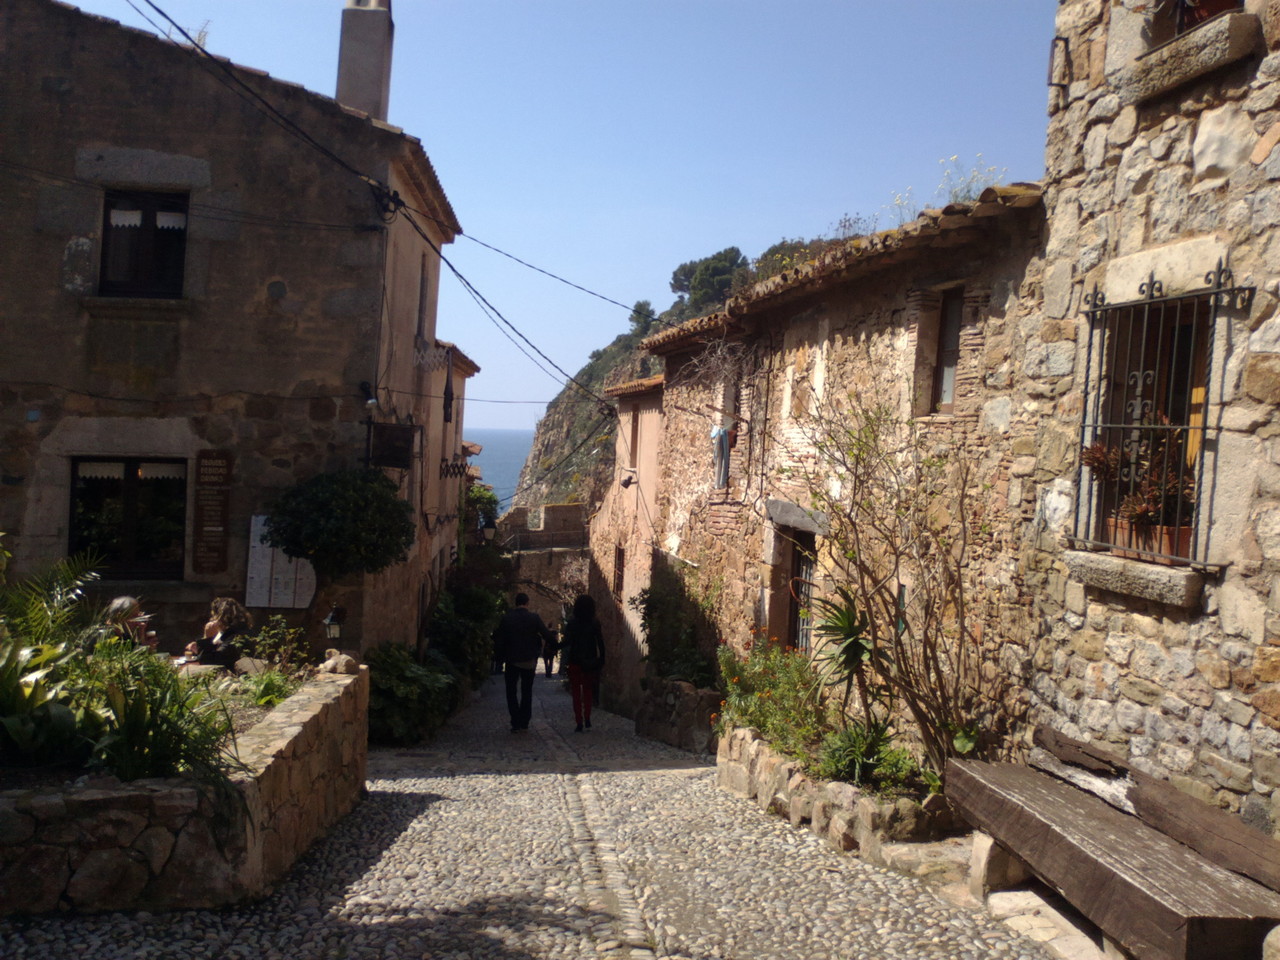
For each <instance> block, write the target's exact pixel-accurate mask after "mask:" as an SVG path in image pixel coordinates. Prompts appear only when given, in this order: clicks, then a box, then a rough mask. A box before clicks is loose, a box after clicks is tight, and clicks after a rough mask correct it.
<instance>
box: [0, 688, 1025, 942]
mask: <svg viewBox="0 0 1280 960" xmlns="http://www.w3.org/2000/svg"><path fill="white" fill-rule="evenodd" d="M594 723H595V727H594V729H593V730H590V731H588V732H587V733H584V734H575V733H573V732H572V729H573V723H572V715H571V708H570V705H569V697H568V694H567V693H566V692H565V691H564V689H563V688H562V686H561V685H560V683H559V682H557V681H554V680H548V679H546V678H544V677H541V676H539V678H538V680H537V684H536V686H535V704H534V721H533V725H532V729H531V730H529V731H528V732H527V733H520V734H512V733H510V732H508V729H507V728H508V721H507V717H506V710H505V706H504V704H503V699H502V689H501V683H500V680H499V679H498V678H495V679H492V680H490V681H489V682H488V683H486V684H485V687H484V689H483V690H482V691H481V693H480V695H479V696H478V697H477V698H475V700H473V702H472V703H471V704H470V706H469V707H468V708H466V709H465V710H464V711H463V712H462V713H461V714H460V715H458V716H457V717H455V718H454V719H453V720H452V721H451V722H450V724H449V726H448V727H446V728H445V730H443V731H442V732H441V734H440V736H439V737H438V738H437V739H436V740H435V741H433V742H432V743H431V744H428V745H427V746H425V747H423V748H420V749H414V750H376V751H373V752H372V753H371V755H370V762H369V778H370V794H369V797H368V799H367V800H366V801H365V802H364V803H363V804H362V805H361V806H360V807H358V808H357V810H356V811H355V812H354V813H353V814H352V815H351V816H349V817H348V818H347V819H346V820H345V821H343V823H342V824H341V825H340V826H339V828H338V829H337V830H336V831H335V832H334V834H333V835H332V836H330V837H329V838H328V839H327V840H326V841H324V842H322V843H321V844H319V845H318V846H317V847H316V848H315V849H313V850H312V852H311V853H310V854H309V855H308V856H307V857H306V858H305V859H304V860H303V861H302V862H301V863H300V864H299V865H298V867H297V868H296V869H295V870H294V872H293V874H292V875H291V877H290V878H289V880H288V881H287V882H286V883H285V884H283V885H282V887H281V888H280V889H279V890H278V891H277V893H276V894H275V895H274V896H272V897H270V898H268V899H267V900H265V901H262V902H261V903H258V904H254V905H251V906H246V907H244V908H242V909H238V910H227V911H193V912H188V913H184V914H177V915H169V916H159V915H157V916H151V915H147V914H110V915H101V916H96V917H95V916H89V917H75V918H63V919H39V920H35V921H31V922H16V923H15V922H9V923H0V957H3V958H5V960H36V958H50V960H54V958H57V960H63V958H71V957H77V956H86V957H88V956H92V957H94V958H95V960H110V958H121V960H123V958H144V957H145V958H149V960H157V958H183V960H195V958H209V960H214V958H218V960H222V958H246V960H248V958H255V960H256V958H268V960H286V958H287V960H295V958H298V960H310V958H339V957H342V958H356V957H359V958H431V960H442V958H458V960H462V958H468V960H469V958H493V960H523V958H542V957H557V958H560V957H563V958H576V957H599V956H616V957H633V958H642V957H643V958H648V957H680V958H691V960H707V958H726V960H727V958H733V960H769V958H777V960H784V958H785V960H822V958H837V957H839V958H868V960H870V958H876V960H909V958H910V960H914V958H933V957H937V958H943V957H946V958H954V960H962V958H987V957H999V958H1026V960H1039V958H1042V957H1044V954H1043V953H1042V952H1041V950H1040V948H1039V947H1038V946H1037V945H1036V944H1035V943H1033V942H1031V941H1030V940H1026V939H1022V938H1020V937H1019V936H1017V935H1016V934H1014V933H1012V932H1010V931H1009V930H1008V929H1007V928H1006V927H1004V926H1003V925H1001V924H1000V923H998V922H996V921H994V920H992V919H990V918H989V917H987V916H986V915H985V914H982V913H973V912H968V911H965V910H962V909H959V908H957V907H955V906H952V905H950V904H948V903H946V902H944V901H943V900H941V899H939V898H938V897H937V896H936V895H935V894H934V893H933V892H932V891H931V890H930V889H929V888H928V887H926V886H924V885H922V884H920V883H918V882H916V881H913V880H909V879H906V878H904V877H900V876H898V875H896V874H892V873H889V872H886V871H883V870H880V869H877V868H874V867H870V866H867V865H865V864H862V863H860V862H859V861H858V860H856V859H855V858H852V857H849V856H842V855H840V854H837V853H835V852H834V851H832V850H830V849H829V848H828V847H826V846H825V845H823V844H822V843H821V842H820V841H819V840H817V839H816V838H815V837H814V836H812V835H811V834H809V833H808V832H804V831H794V830H792V829H791V828H790V827H789V826H787V825H786V824H785V823H784V822H782V821H779V820H777V819H773V818H769V817H767V816H765V815H763V814H761V813H760V812H759V811H758V810H757V809H756V807H755V806H754V804H751V803H748V802H745V801H741V800H736V799H734V798H732V797H730V796H728V795H726V794H724V793H722V792H720V791H719V790H717V788H716V786H715V782H714V781H715V771H714V767H713V766H711V765H709V764H708V763H706V762H705V761H702V760H699V759H698V758H695V757H693V756H691V755H689V754H686V753H682V752H680V751H677V750H674V749H671V748H668V747H666V746H663V745H661V744H656V743H652V742H648V741H644V740H640V739H639V738H637V737H636V736H635V735H634V734H633V733H632V725H631V722H630V721H628V720H624V719H622V718H620V717H616V716H613V715H611V714H607V713H603V712H597V713H596V715H595V717H594Z"/></svg>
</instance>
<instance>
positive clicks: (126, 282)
mask: <svg viewBox="0 0 1280 960" xmlns="http://www.w3.org/2000/svg"><path fill="white" fill-rule="evenodd" d="M124 202H128V203H133V204H136V205H137V207H138V212H139V214H140V217H139V221H140V222H139V226H138V229H139V232H138V234H137V236H136V237H134V238H133V242H132V244H127V243H126V242H125V237H124V236H123V235H122V234H120V233H119V231H120V230H121V229H123V228H122V227H117V226H113V225H112V223H111V215H112V213H113V212H114V211H115V210H118V209H120V207H118V206H115V204H118V203H124ZM190 207H191V197H190V194H189V193H185V192H181V191H160V190H131V189H107V190H106V191H105V192H104V194H103V203H102V244H101V247H102V249H101V251H100V257H99V272H98V295H99V296H103V297H139V298H150V299H161V300H178V299H181V298H182V294H183V290H184V288H185V283H186V257H187V240H188V235H189V233H190V227H191V213H190ZM162 213H170V214H172V213H180V214H181V215H182V227H181V229H180V230H177V231H175V234H177V235H175V236H174V237H173V238H171V239H169V238H166V237H165V236H164V234H165V231H166V228H162V227H160V226H159V224H158V215H159V214H162ZM125 260H128V261H130V262H129V263H127V264H124V263H123V261H125ZM113 261H118V262H113ZM117 274H122V275H117Z"/></svg>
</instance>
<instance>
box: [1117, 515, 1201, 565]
mask: <svg viewBox="0 0 1280 960" xmlns="http://www.w3.org/2000/svg"><path fill="white" fill-rule="evenodd" d="M1105 526H1106V534H1107V542H1108V543H1110V544H1112V547H1111V555H1112V556H1116V557H1126V558H1128V559H1131V560H1145V561H1147V562H1148V563H1161V564H1164V565H1165V566H1173V565H1174V564H1175V563H1177V561H1176V560H1175V559H1174V558H1175V557H1183V558H1189V557H1190V556H1191V540H1192V536H1193V535H1194V533H1195V528H1194V527H1190V526H1181V527H1174V526H1168V525H1165V524H1161V523H1155V524H1151V523H1131V522H1130V521H1128V520H1121V519H1119V518H1118V517H1107V518H1106V520H1105ZM1138 551H1144V552H1143V553H1139V552H1138ZM1160 553H1163V554H1169V555H1170V556H1167V557H1158V556H1150V555H1149V554H1160Z"/></svg>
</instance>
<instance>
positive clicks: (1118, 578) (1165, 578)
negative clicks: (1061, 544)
mask: <svg viewBox="0 0 1280 960" xmlns="http://www.w3.org/2000/svg"><path fill="white" fill-rule="evenodd" d="M1063 560H1064V561H1065V562H1066V564H1067V569H1068V570H1069V571H1070V572H1071V577H1072V579H1074V580H1078V581H1080V582H1081V583H1083V584H1084V585H1085V586H1087V587H1096V588H1097V589H1099V590H1106V591H1109V592H1110V593H1120V594H1125V595H1127V596H1130V597H1142V598H1143V599H1145V600H1154V601H1155V602H1156V603H1164V604H1168V605H1169V606H1171V607H1183V608H1185V609H1191V608H1194V607H1199V606H1200V602H1201V598H1202V597H1203V594H1204V575H1203V574H1201V573H1200V572H1199V571H1196V570H1192V569H1191V568H1190V567H1166V566H1162V565H1160V564H1155V563H1144V562H1142V561H1140V560H1127V559H1124V558H1122V557H1113V556H1111V555H1110V554H1107V553H1090V552H1088V551H1084V550H1068V551H1066V552H1065V553H1064V554H1063Z"/></svg>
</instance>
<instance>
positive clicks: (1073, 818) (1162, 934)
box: [947, 760, 1280, 960]
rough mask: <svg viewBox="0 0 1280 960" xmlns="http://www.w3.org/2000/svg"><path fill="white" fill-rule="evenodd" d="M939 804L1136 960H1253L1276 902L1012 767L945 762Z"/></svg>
mask: <svg viewBox="0 0 1280 960" xmlns="http://www.w3.org/2000/svg"><path fill="white" fill-rule="evenodd" d="M947 772H948V777H947V797H948V799H950V800H951V802H952V803H954V804H955V805H956V807H957V808H958V809H959V810H960V811H961V813H962V814H964V816H965V817H966V819H968V820H969V821H970V822H971V823H973V824H974V825H975V826H976V827H978V828H979V829H981V830H983V831H985V832H987V833H989V834H990V835H991V836H992V837H994V838H995V839H996V840H997V841H999V842H1000V843H1001V844H1002V845H1003V846H1004V847H1006V848H1007V849H1009V850H1011V851H1012V852H1013V853H1015V854H1016V855H1017V856H1018V857H1019V858H1020V859H1022V860H1023V861H1024V862H1026V864H1027V865H1028V866H1029V867H1030V868H1031V869H1032V871H1033V872H1034V873H1036V874H1037V875H1038V876H1039V877H1041V878H1042V879H1043V880H1044V881H1045V882H1047V883H1048V884H1050V885H1051V886H1053V887H1054V888H1056V889H1057V890H1058V891H1059V892H1060V893H1061V894H1062V895H1063V896H1064V897H1066V898H1067V900H1068V901H1069V902H1071V903H1072V904H1073V905H1074V906H1075V907H1076V908H1077V909H1079V910H1080V912H1081V913H1083V914H1084V915H1085V916H1086V917H1088V918H1089V919H1090V920H1091V921H1093V922H1094V923H1096V924H1097V925H1098V926H1099V927H1100V928H1102V930H1104V931H1105V932H1106V933H1107V934H1108V935H1109V936H1111V937H1112V938H1113V939H1115V940H1116V941H1118V942H1119V943H1120V944H1121V945H1123V946H1124V947H1125V948H1126V949H1128V950H1129V951H1130V952H1132V953H1133V954H1134V955H1135V956H1136V957H1139V958H1140V960H1211V958H1221V957H1228V956H1230V957H1241V958H1244V957H1249V956H1258V955H1259V954H1260V951H1261V943H1262V938H1263V937H1264V936H1266V933H1267V931H1268V930H1269V929H1270V928H1271V927H1272V926H1274V925H1275V924H1276V923H1277V922H1280V896H1277V895H1276V894H1275V893H1273V892H1272V891H1270V890H1266V889H1265V888H1263V887H1260V886H1258V885H1257V884H1255V883H1253V882H1252V881H1250V880H1247V879H1245V878H1243V877H1240V876H1237V875H1236V874H1234V873H1231V872H1230V871H1228V870H1224V869H1222V868H1221V867H1218V866H1216V865H1214V864H1212V863H1209V862H1208V861H1207V860H1204V859H1203V858H1202V857H1200V856H1198V855H1197V854H1196V853H1195V852H1194V851H1192V850H1190V849H1188V848H1187V847H1185V846H1183V845H1181V844H1179V843H1177V842H1175V841H1173V840H1171V839H1169V838H1168V837H1166V836H1164V835H1163V834H1161V833H1160V832H1158V831H1157V830H1154V829H1152V828H1151V827H1149V826H1147V825H1146V824H1144V823H1142V822H1141V821H1139V820H1138V819H1136V818H1135V817H1131V816H1129V815H1127V814H1124V813H1121V812H1120V811H1119V810H1116V809H1114V808H1112V807H1110V806H1108V805H1107V804H1105V803H1103V802H1102V801H1101V800H1099V799H1097V798H1096V797H1094V796H1092V795H1090V794H1086V793H1084V792H1082V791H1080V790H1077V789H1076V788H1074V787H1072V786H1070V785H1068V784H1066V783H1063V782H1061V781H1059V780H1056V779H1054V778H1052V777H1048V776H1045V775H1044V774H1041V773H1038V772H1036V771H1035V770H1032V769H1030V768H1029V767H1023V766H1019V765H1014V764H987V763H980V762H977V761H963V762H957V761H954V760H953V761H951V763H950V764H949V765H948V771H947Z"/></svg>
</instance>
